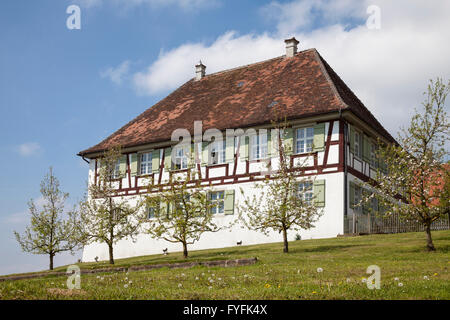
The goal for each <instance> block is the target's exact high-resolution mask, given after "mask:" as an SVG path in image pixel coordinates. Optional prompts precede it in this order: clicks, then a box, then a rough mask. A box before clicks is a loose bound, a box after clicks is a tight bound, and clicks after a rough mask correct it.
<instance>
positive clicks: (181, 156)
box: [174, 147, 188, 170]
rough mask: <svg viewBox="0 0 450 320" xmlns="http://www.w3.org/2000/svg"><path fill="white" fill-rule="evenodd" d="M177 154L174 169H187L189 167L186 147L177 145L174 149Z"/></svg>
mask: <svg viewBox="0 0 450 320" xmlns="http://www.w3.org/2000/svg"><path fill="white" fill-rule="evenodd" d="M174 152H175V156H174V162H175V163H174V169H176V170H182V169H187V167H188V155H187V152H186V148H184V147H177V148H175V150H174Z"/></svg>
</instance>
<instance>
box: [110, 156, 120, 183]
mask: <svg viewBox="0 0 450 320" xmlns="http://www.w3.org/2000/svg"><path fill="white" fill-rule="evenodd" d="M112 178H113V179H119V178H120V159H119V160H117V161H116V163H115V165H114V170H113V176H112Z"/></svg>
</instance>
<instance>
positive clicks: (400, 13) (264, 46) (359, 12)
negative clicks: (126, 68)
mask: <svg viewBox="0 0 450 320" xmlns="http://www.w3.org/2000/svg"><path fill="white" fill-rule="evenodd" d="M372 4H375V5H378V6H379V7H380V9H381V29H380V30H370V29H368V28H367V27H366V25H365V19H366V18H367V17H368V14H367V13H366V10H367V7H368V6H369V5H372ZM270 9H273V10H272V14H271V15H270V12H271V10H270ZM261 12H262V13H263V16H265V17H267V16H268V15H269V16H270V17H271V19H276V20H275V21H276V31H275V32H274V33H272V34H268V33H263V34H260V35H258V34H247V35H238V34H237V33H235V32H227V33H225V34H224V35H222V36H220V37H218V38H217V40H216V41H214V42H213V43H211V44H205V43H187V44H183V45H180V46H179V47H177V48H173V49H171V50H168V51H162V52H161V53H160V55H159V57H158V59H157V60H156V61H155V62H153V63H152V64H151V65H150V66H149V67H148V68H147V69H146V70H144V71H142V72H139V73H136V74H135V75H134V77H133V78H134V79H133V80H134V84H135V87H136V88H137V90H138V92H139V93H142V94H156V93H161V92H167V91H168V90H173V89H175V88H176V87H177V86H179V85H180V84H182V83H183V82H185V81H187V80H189V79H190V78H192V77H193V76H194V65H195V64H196V63H197V62H198V60H199V59H201V60H202V62H203V63H204V64H205V65H206V66H207V69H206V71H207V73H212V72H215V71H220V70H223V69H227V68H231V67H236V66H239V65H243V64H247V63H251V62H256V61H260V60H263V59H268V58H272V57H276V56H280V55H282V54H284V42H283V40H284V39H285V38H286V37H290V36H293V35H295V36H296V37H297V39H298V40H299V41H300V48H301V49H306V48H312V47H315V48H317V49H318V51H319V52H320V53H321V55H322V56H323V57H324V58H325V59H326V60H327V61H328V63H329V64H330V65H331V66H332V67H333V68H334V70H335V71H336V72H337V73H338V74H339V75H340V76H341V77H342V79H343V80H344V81H345V82H346V83H347V85H348V86H349V87H350V88H351V89H352V90H353V91H354V92H355V93H356V95H357V96H358V97H359V98H360V99H361V100H362V101H363V102H364V103H365V104H366V106H367V107H368V108H369V109H370V110H371V111H372V112H373V113H374V115H375V116H376V117H377V118H378V119H379V120H380V121H381V122H382V124H384V125H385V126H386V127H387V129H388V130H390V131H391V133H392V134H394V135H395V134H396V132H397V131H398V128H399V125H400V124H402V125H404V124H406V121H407V119H409V118H410V115H411V114H412V112H413V109H414V107H419V106H420V102H421V101H422V100H423V96H422V93H423V92H424V90H425V88H426V85H427V82H428V79H430V78H435V77H437V76H442V77H448V76H449V73H448V70H450V60H449V59H448V57H449V56H450V41H448V38H449V36H450V34H449V30H450V19H448V17H447V13H448V12H450V2H449V1H435V2H433V5H430V4H429V3H428V2H425V1H419V0H407V1H406V0H404V1H389V0H381V1H369V0H366V1H358V0H345V1H342V2H341V1H340V2H338V4H336V3H335V2H329V1H310V0H301V1H293V2H290V3H282V4H280V3H277V2H273V3H271V4H269V5H268V6H266V7H263V8H262V9H261ZM310 16H312V17H316V18H317V19H310ZM317 21H320V22H322V23H321V24H320V25H317ZM349 21H351V22H352V23H353V24H349ZM355 21H356V23H355Z"/></svg>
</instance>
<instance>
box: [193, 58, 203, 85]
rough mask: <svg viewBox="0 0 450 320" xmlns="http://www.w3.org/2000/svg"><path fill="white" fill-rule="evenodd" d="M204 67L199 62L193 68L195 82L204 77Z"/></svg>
mask: <svg viewBox="0 0 450 320" xmlns="http://www.w3.org/2000/svg"><path fill="white" fill-rule="evenodd" d="M205 70H206V66H205V65H204V64H203V63H202V61H201V60H200V61H199V62H198V64H197V65H196V66H195V80H196V81H198V80H201V79H202V78H203V77H204V76H205Z"/></svg>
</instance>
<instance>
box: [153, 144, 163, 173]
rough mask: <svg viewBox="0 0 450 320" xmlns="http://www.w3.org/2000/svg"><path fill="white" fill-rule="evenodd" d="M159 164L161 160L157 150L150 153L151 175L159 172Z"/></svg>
mask: <svg viewBox="0 0 450 320" xmlns="http://www.w3.org/2000/svg"><path fill="white" fill-rule="evenodd" d="M160 163H161V159H160V151H159V149H158V150H153V151H152V172H153V173H158V172H159V166H160Z"/></svg>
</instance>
